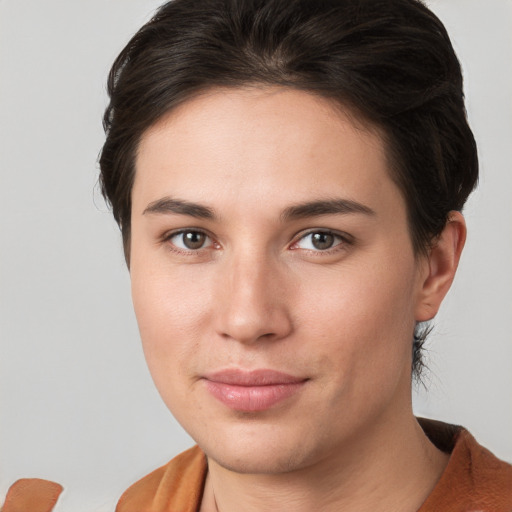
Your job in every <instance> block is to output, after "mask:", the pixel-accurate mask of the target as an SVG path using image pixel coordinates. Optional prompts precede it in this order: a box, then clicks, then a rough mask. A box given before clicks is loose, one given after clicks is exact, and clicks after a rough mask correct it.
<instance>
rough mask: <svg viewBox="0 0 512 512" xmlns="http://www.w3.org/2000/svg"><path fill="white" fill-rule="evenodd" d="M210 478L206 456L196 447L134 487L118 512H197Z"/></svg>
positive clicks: (126, 495)
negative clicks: (207, 472)
mask: <svg viewBox="0 0 512 512" xmlns="http://www.w3.org/2000/svg"><path fill="white" fill-rule="evenodd" d="M205 478H206V457H205V456H204V454H203V452H202V451H201V450H200V449H199V447H197V446H195V447H193V448H190V449H189V450H187V451H186V452H183V453H181V454H180V455H178V456H177V457H176V458H174V459H173V460H171V462H169V463H168V464H166V465H165V466H162V467H161V468H158V469H157V470H155V471H153V472H152V473H150V474H149V475H147V476H146V477H144V478H143V479H142V480H139V481H138V482H136V483H135V484H133V485H132V486H131V487H130V488H128V490H127V491H125V492H124V494H123V495H122V496H121V499H120V500H119V503H118V504H117V507H116V512H164V511H165V512H197V510H199V505H200V503H201V498H202V495H203V487H204V481H205Z"/></svg>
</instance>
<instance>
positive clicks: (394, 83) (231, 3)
mask: <svg viewBox="0 0 512 512" xmlns="http://www.w3.org/2000/svg"><path fill="white" fill-rule="evenodd" d="M249 84H264V85H265V84H268V85H281V86H284V87H292V88H296V89H300V90H304V91H309V92H312V93H314V94H319V95H321V96H323V97H326V98H329V99H332V100H334V101H335V102H337V103H338V104H340V105H341V106H344V107H348V108H350V109H352V110H353V111H354V112H356V114H357V115H360V116H361V118H362V119H364V120H365V121H368V122H370V123H372V124H374V125H375V126H377V127H378V128H379V129H380V131H381V133H383V136H384V139H385V142H386V145H387V150H388V158H389V162H390V169H391V176H392V178H393V179H394V180H395V182H396V183H397V185H398V186H399V188H400V189H401V191H402V193H403V196H404V198H405V201H406V204H407V211H408V221H409V228H410V233H411V239H412V243H413V247H414V250H415V252H416V253H417V254H419V253H425V252H427V251H428V248H429V247H430V246H431V244H432V243H433V241H435V239H436V237H437V236H438V235H439V234H440V233H441V231H442V230H443V228H444V226H445V224H446V222H447V219H448V214H449V212H450V211H451V210H461V209H462V207H463V205H464V203H465V201H466V199H467V197H468V195H469V193H470V192H471V191H472V189H473V188H474V186H475V184H476V181H477V178H478V159H477V151H476V145H475V141H474V138H473V134H472V132H471V130H470V128H469V126H468V123H467V120H466V112H465V108H464V95H463V90H462V75H461V69H460V64H459V62H458V60H457V57H456V55H455V53H454V50H453V47H452V45H451V42H450V39H449V37H448V34H447V33H446V30H445V28H444V26H443V24H442V23H441V22H440V21H439V19H438V18H437V17H436V16H435V15H434V14H433V13H432V12H431V11H429V10H428V9H427V8H426V7H425V5H424V4H423V3H421V2H420V1H419V0H174V1H171V2H168V3H167V4H164V5H163V6H162V7H161V8H160V9H159V10H158V11H157V12H156V14H155V16H154V17H153V19H152V20H151V21H149V22H148V23H147V24H146V25H144V26H143V27H142V28H141V29H140V30H139V31H138V32H137V34H135V36H134V37H133V38H132V39H131V41H130V42H129V43H128V44H127V46H126V47H125V48H124V50H123V51H122V52H121V54H120V55H119V56H118V58H117V59H116V61H115V63H114V65H113V67H112V70H111V72H110V76H109V81H108V92H109V95H110V104H109V105H108V108H107V110H106V112H105V116H104V128H105V132H106V135H107V138H106V142H105V145H104V146H103V150H102V152H101V157H100V167H101V176H100V183H101V186H102V191H103V194H104V196H105V198H106V199H107V201H108V202H109V203H110V204H111V206H112V209H113V214H114V217H115V219H116V221H117V222H118V223H119V225H120V227H121V230H122V235H123V242H124V249H125V255H126V259H127V262H128V261H129V245H130V215H131V190H132V185H133V181H134V173H135V157H136V152H137V146H138V143H139V141H140V138H141V136H142V134H143V133H144V132H145V131H146V130H147V129H148V128H149V127H150V126H151V125H153V124H154V123H155V122H156V121H157V120H158V119H159V118H161V117H162V116H163V115H164V114H166V113H167V112H169V111H170V110H172V109H173V108H175V107H176V106H177V105H179V104H180V103H182V102H183V101H185V100H187V99H189V98H191V97H192V96H194V95H195V94H198V93H200V92H202V91H204V90H206V89H208V88H212V87H240V86H244V85H249ZM421 343H422V338H421V336H420V337H417V339H416V338H415V343H414V347H415V349H414V357H413V361H414V367H415V368H416V369H418V367H419V365H420V364H421V363H420V358H419V354H420V351H419V347H420V346H421Z"/></svg>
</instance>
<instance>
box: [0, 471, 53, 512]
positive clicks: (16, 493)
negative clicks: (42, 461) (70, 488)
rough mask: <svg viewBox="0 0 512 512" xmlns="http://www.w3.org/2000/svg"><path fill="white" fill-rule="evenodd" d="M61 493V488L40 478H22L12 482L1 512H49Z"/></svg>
mask: <svg viewBox="0 0 512 512" xmlns="http://www.w3.org/2000/svg"><path fill="white" fill-rule="evenodd" d="M61 492H62V486H61V485H59V484H56V483H55V482H50V481H48V480H41V479H40V478H22V479H21V480H17V481H16V482H14V483H13V484H12V485H11V487H10V488H9V491H8V493H7V496H6V498H5V503H4V505H3V507H2V509H1V512H50V511H51V510H52V509H53V507H54V506H55V503H57V500H58V499H59V496H60V493H61Z"/></svg>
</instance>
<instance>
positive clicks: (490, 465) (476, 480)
mask: <svg viewBox="0 0 512 512" xmlns="http://www.w3.org/2000/svg"><path fill="white" fill-rule="evenodd" d="M419 422H420V424H421V426H422V428H423V430H424V431H425V433H426V434H427V436H428V437H429V438H430V439H431V441H432V442H433V443H434V444H435V445H436V446H437V447H438V448H439V449H441V450H443V451H445V452H448V453H451V456H450V460H449V462H448V466H447V467H446V469H445V471H444V473H443V475H442V476H441V478H440V480H439V482H438V483H437V485H436V486H435V487H434V489H433V490H432V492H431V493H430V495H429V497H428V498H427V500H426V501H425V502H424V503H423V505H422V506H421V507H420V509H419V510H418V512H512V466H511V465H510V464H507V463H506V462H503V461H501V460H499V459H498V458H496V457H495V456H494V455H493V454H492V453H491V452H490V451H489V450H487V449H486V448H484V447H483V446H480V445H479V444H478V443H477V442H476V441H475V439H474V438H473V436H471V434H470V433H469V432H468V431H467V430H464V429H463V428H462V427H456V426H453V425H448V424H446V423H442V422H439V421H433V420H424V419H420V420H419ZM206 471H207V467H206V459H205V456H204V454H203V453H202V451H201V450H200V449H199V448H198V447H197V446H196V447H194V448H191V449H190V450H187V451H186V452H184V453H182V454H180V455H178V456H177V457H176V458H174V459H173V460H171V461H170V462H169V463H168V464H167V465H165V466H163V467H161V468H159V469H157V470H156V471H153V473H150V474H149V475H148V476H146V477H145V478H143V479H142V480H139V481H138V482H136V483H135V484H134V485H132V486H131V487H130V488H129V489H128V490H127V491H126V492H125V493H124V494H123V495H122V497H121V499H120V500H119V503H118V505H117V508H116V512H197V511H198V510H199V505H200V502H201V496H202V493H203V487H204V481H205V477H206Z"/></svg>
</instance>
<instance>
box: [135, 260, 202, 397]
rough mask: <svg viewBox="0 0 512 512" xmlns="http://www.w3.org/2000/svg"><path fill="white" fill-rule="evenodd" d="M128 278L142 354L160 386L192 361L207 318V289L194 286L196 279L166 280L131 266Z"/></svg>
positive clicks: (182, 372)
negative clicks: (130, 281) (130, 284)
mask: <svg viewBox="0 0 512 512" xmlns="http://www.w3.org/2000/svg"><path fill="white" fill-rule="evenodd" d="M131 279H132V299H133V305H134V309H135V315H136V317H137V323H138V326H139V331H140V335H141V339H142V345H143V349H144V354H145V357H146V361H147V363H148V367H149V370H150V372H151V374H152V376H153V378H154V379H155V383H156V384H157V387H160V386H159V381H161V380H162V381H163V379H165V380H166V381H168V380H169V379H170V378H173V376H176V377H177V376H178V375H181V376H182V375H183V374H184V373H185V372H186V371H187V369H188V368H189V367H190V360H192V361H193V360H194V354H196V353H197V351H198V346H199V339H200V332H201V331H202V329H203V327H204V324H205V317H206V316H208V315H209V311H208V307H209V304H211V300H210V296H209V295H208V292H207V287H205V286H200V287H198V286H199V285H198V284H196V283H198V282H201V281H200V280H197V281H196V280H192V281H191V280H190V278H189V279H180V277H179V275H174V276H173V279H170V278H169V276H166V275H165V274H161V273H156V272H154V273H149V272H145V271H141V272H139V269H138V268H137V267H135V268H133V267H132V274H131ZM185 361H186V362H187V363H188V364H183V363H184V362H185ZM173 380H174V379H173Z"/></svg>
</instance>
